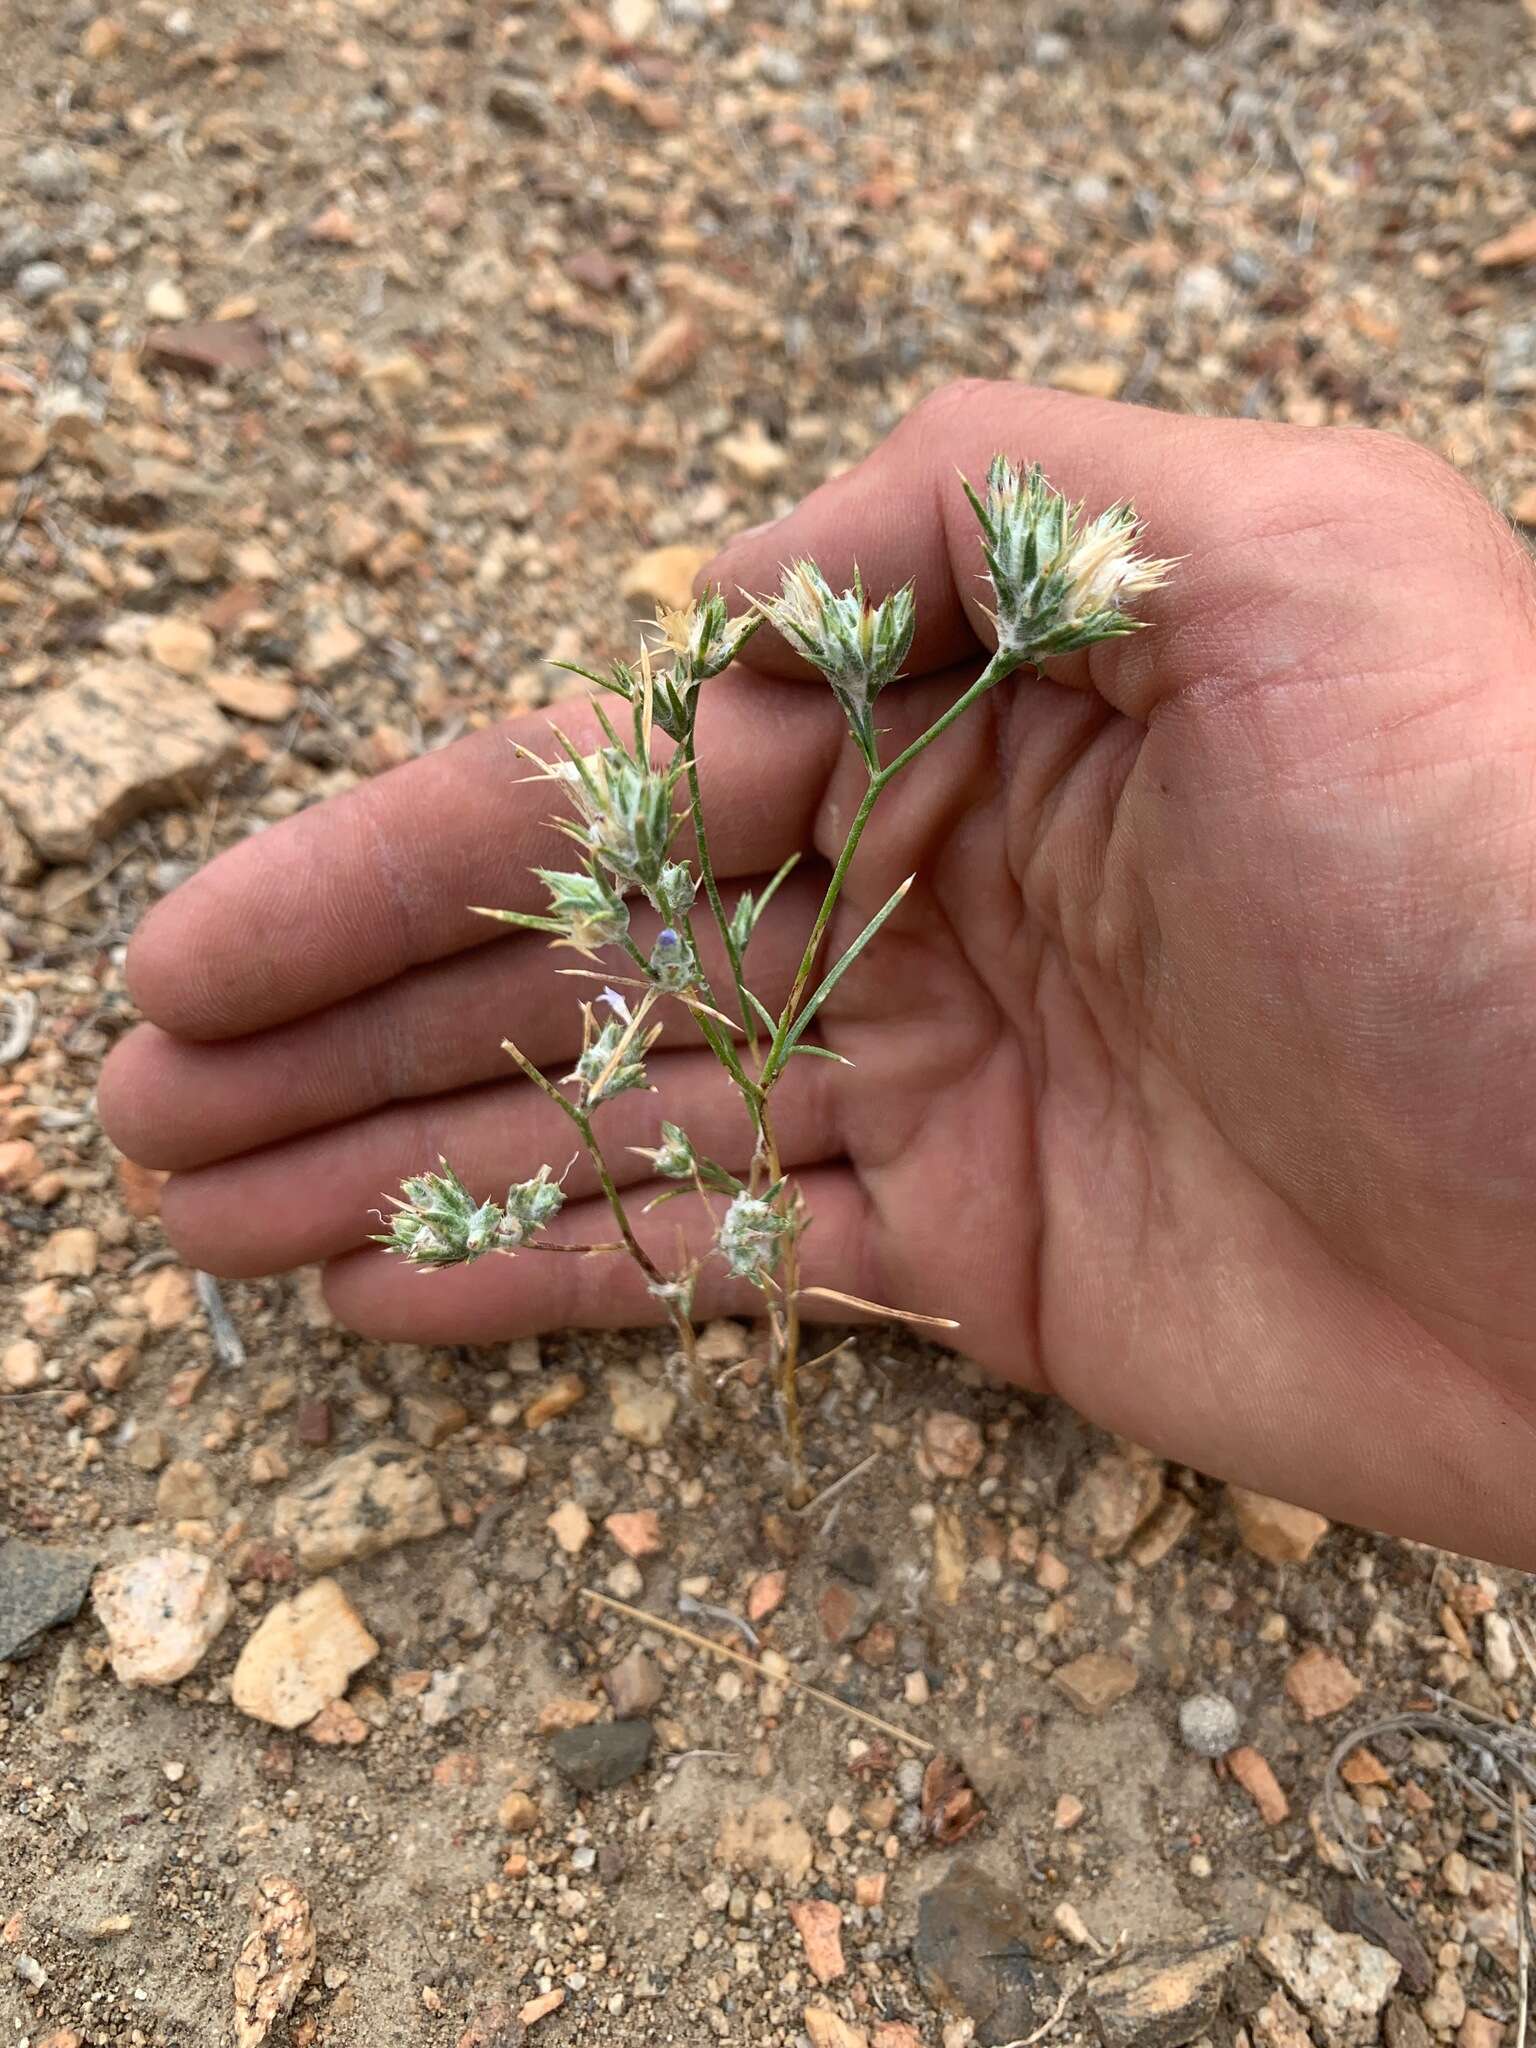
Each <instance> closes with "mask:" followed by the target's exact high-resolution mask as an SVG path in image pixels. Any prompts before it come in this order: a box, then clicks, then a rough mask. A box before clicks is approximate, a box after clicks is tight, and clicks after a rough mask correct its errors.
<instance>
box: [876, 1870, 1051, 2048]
mask: <svg viewBox="0 0 1536 2048" xmlns="http://www.w3.org/2000/svg"><path fill="white" fill-rule="evenodd" d="M912 1962H913V1966H914V1968H915V1969H916V1971H917V1981H918V1983H919V1985H920V1986H921V1987H922V1991H923V1995H924V1997H925V1998H927V1999H928V2000H929V2002H930V2003H931V2004H932V2005H934V2006H936V2007H937V2008H938V2010H939V2011H940V2012H941V2013H958V2014H960V2015H963V2016H964V2017H965V2018H967V2019H970V2020H971V2021H973V2022H974V2023H975V2026H976V2028H977V2030H978V2033H979V2034H980V2036H981V2038H982V2039H983V2040H988V2041H1014V2040H1018V2039H1020V2038H1022V2037H1023V2036H1024V2035H1027V2034H1031V2033H1033V2032H1034V2030H1035V2028H1036V2027H1038V2026H1042V2025H1043V2024H1044V2023H1045V2022H1046V2021H1047V2020H1048V2019H1049V2018H1050V2016H1051V2012H1052V2010H1053V2008H1054V2006H1055V2003H1056V1988H1055V1985H1054V1984H1053V1983H1052V1981H1051V1979H1050V1978H1049V1976H1048V1975H1047V1974H1046V1973H1045V1972H1044V1971H1043V1970H1042V1969H1041V1968H1040V1967H1039V1965H1038V1964H1036V1963H1035V1961H1034V1960H1033V1928H1032V1926H1031V1923H1030V1916H1029V1914H1028V1912H1027V1911H1026V1910H1025V1907H1024V1905H1023V1903H1022V1901H1021V1900H1020V1899H1019V1897H1018V1894H1017V1890H1016V1888H1009V1889H1005V1888H1004V1887H1003V1886H1002V1885H1000V1884H998V1883H997V1881H996V1880H995V1879H994V1878H991V1877H989V1876H988V1875H987V1874H986V1872H985V1871H983V1870H982V1869H980V1868H979V1866H977V1865H976V1864H973V1863H956V1864H953V1865H951V1867H950V1869H949V1870H948V1871H946V1873H945V1874H944V1876H943V1877H941V1878H940V1880H939V1881H938V1883H937V1884H935V1885H932V1886H930V1887H929V1889H928V1890H927V1891H925V1892H924V1893H923V1894H922V1896H921V1897H920V1898H919V1899H918V1902H917V1934H916V1937H915V1938H914V1940H913V1943H912Z"/></svg>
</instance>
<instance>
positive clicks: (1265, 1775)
mask: <svg viewBox="0 0 1536 2048" xmlns="http://www.w3.org/2000/svg"><path fill="white" fill-rule="evenodd" d="M1226 1762H1227V1769H1228V1770H1229V1771H1230V1772H1231V1774H1232V1776H1233V1778H1234V1779H1235V1780H1236V1781H1237V1783H1238V1784H1239V1785H1241V1786H1242V1788H1243V1790H1244V1791H1245V1792H1246V1793H1247V1794H1248V1797H1249V1798H1250V1799H1251V1800H1252V1801H1253V1803H1254V1805H1255V1806H1256V1807H1257V1808H1258V1810H1259V1818H1260V1820H1262V1821H1263V1822H1264V1824H1265V1826H1266V1827H1272V1828H1277V1827H1278V1826H1279V1825H1280V1823H1281V1821H1283V1820H1286V1819H1288V1818H1289V1816H1290V1811H1291V1802H1290V1801H1289V1800H1288V1799H1287V1798H1286V1796H1285V1794H1284V1792H1282V1791H1281V1789H1280V1781H1279V1779H1278V1778H1277V1777H1276V1776H1275V1774H1274V1772H1273V1771H1272V1770H1271V1769H1270V1767H1269V1762H1268V1759H1267V1758H1266V1757H1264V1756H1262V1755H1261V1754H1260V1752H1259V1751H1258V1750H1256V1749H1249V1748H1243V1749H1234V1750H1233V1751H1232V1752H1231V1753H1230V1754H1229V1756H1228V1757H1227V1760H1226Z"/></svg>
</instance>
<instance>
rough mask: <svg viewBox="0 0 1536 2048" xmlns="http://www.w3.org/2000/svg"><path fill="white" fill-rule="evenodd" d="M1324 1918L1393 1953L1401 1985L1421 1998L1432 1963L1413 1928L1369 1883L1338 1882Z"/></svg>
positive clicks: (1431, 1975) (1430, 1976)
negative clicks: (1401, 1978) (1328, 1912)
mask: <svg viewBox="0 0 1536 2048" xmlns="http://www.w3.org/2000/svg"><path fill="white" fill-rule="evenodd" d="M1333 1908H1334V1909H1333V1911H1332V1912H1331V1913H1330V1914H1329V1915H1328V1918H1329V1919H1330V1920H1331V1921H1332V1922H1333V1924H1334V1926H1335V1927H1337V1928H1338V1929H1339V1931H1340V1933H1342V1934H1360V1935H1364V1937H1365V1939H1366V1940H1367V1941H1372V1942H1374V1943H1375V1944H1376V1946H1377V1948H1384V1949H1385V1950H1386V1952H1387V1954H1388V1955H1389V1956H1396V1958H1397V1960H1398V1962H1399V1964H1400V1965H1401V1966H1402V1972H1403V1989H1404V1990H1405V1991H1411V1992H1412V1993H1413V1995H1414V1997H1415V1998H1422V1997H1423V1996H1424V1994H1425V1992H1427V1991H1428V1989H1429V1987H1430V1985H1431V1984H1433V1983H1434V1981H1435V1971H1434V1965H1433V1964H1432V1963H1431V1962H1430V1960H1429V1953H1428V1951H1427V1950H1426V1949H1425V1947H1424V1944H1423V1942H1422V1941H1420V1939H1419V1937H1418V1936H1417V1935H1416V1934H1415V1933H1414V1931H1413V1928H1412V1927H1411V1926H1410V1925H1409V1923H1408V1922H1407V1921H1406V1920H1405V1919H1404V1918H1403V1916H1402V1914H1401V1913H1399V1912H1398V1910H1397V1908H1396V1907H1395V1906H1394V1905H1392V1904H1391V1902H1390V1901H1389V1900H1388V1898H1387V1895H1386V1893H1385V1892H1383V1891H1378V1890H1377V1888H1376V1886H1375V1885H1373V1884H1355V1883H1350V1884H1341V1885H1340V1886H1339V1888H1338V1891H1337V1893H1336V1895H1335V1898H1334V1902H1333Z"/></svg>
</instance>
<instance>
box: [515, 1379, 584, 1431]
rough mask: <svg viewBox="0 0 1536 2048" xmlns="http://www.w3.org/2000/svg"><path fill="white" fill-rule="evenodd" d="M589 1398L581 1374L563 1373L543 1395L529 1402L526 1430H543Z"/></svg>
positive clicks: (551, 1383)
mask: <svg viewBox="0 0 1536 2048" xmlns="http://www.w3.org/2000/svg"><path fill="white" fill-rule="evenodd" d="M586 1397H587V1383H586V1381H585V1380H584V1379H583V1378H582V1377H581V1375H580V1373H575V1372H563V1373H561V1374H560V1375H559V1376H558V1378H556V1379H552V1380H551V1381H550V1383H549V1385H548V1386H547V1387H546V1388H545V1389H544V1391H543V1393H542V1394H537V1395H535V1397H534V1398H533V1400H532V1401H530V1402H529V1404H528V1408H527V1412H526V1413H525V1414H524V1416H523V1426H524V1428H525V1429H542V1428H543V1427H544V1425H545V1424H546V1423H549V1422H554V1421H556V1420H557V1419H558V1417H560V1416H562V1415H567V1414H569V1413H570V1411H571V1409H573V1408H574V1407H575V1406H576V1404H577V1402H578V1401H584V1400H585V1399H586Z"/></svg>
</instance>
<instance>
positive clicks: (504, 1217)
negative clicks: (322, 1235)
mask: <svg viewBox="0 0 1536 2048" xmlns="http://www.w3.org/2000/svg"><path fill="white" fill-rule="evenodd" d="M437 1163H438V1166H439V1167H440V1168H441V1171H440V1172H438V1173H418V1174H413V1175H412V1176H411V1178H410V1179H409V1180H406V1181H402V1183H401V1185H400V1193H399V1194H398V1195H396V1196H391V1198H390V1199H391V1201H392V1202H393V1204H394V1212H395V1213H394V1214H393V1216H391V1217H390V1218H389V1224H388V1228H387V1229H386V1230H383V1231H378V1232H376V1233H375V1234H374V1238H373V1242H374V1243H375V1244H381V1245H383V1246H384V1248H385V1250H386V1251H391V1252H395V1253H397V1254H398V1255H399V1256H400V1257H401V1258H403V1259H406V1260H408V1261H409V1262H410V1264H411V1265H413V1266H426V1267H442V1266H467V1265H469V1264H471V1263H472V1262H473V1261H474V1260H475V1259H478V1258H483V1257H484V1255H485V1254H486V1253H487V1252H510V1251H516V1250H517V1249H518V1247H519V1246H520V1245H524V1244H526V1243H527V1242H528V1240H529V1239H530V1238H531V1237H532V1236H533V1234H534V1232H535V1231H538V1230H542V1229H543V1227H544V1225H545V1224H546V1223H548V1222H549V1220H550V1218H551V1217H552V1216H554V1215H555V1213H556V1211H557V1210H558V1209H559V1207H560V1205H561V1203H562V1202H563V1201H564V1200H565V1195H564V1193H563V1192H562V1190H561V1188H560V1187H559V1185H558V1184H557V1183H555V1182H552V1181H551V1180H550V1177H549V1168H548V1167H547V1166H541V1167H540V1168H539V1171H538V1173H537V1174H536V1175H535V1177H534V1178H533V1179H532V1180H525V1181H520V1182H519V1183H518V1184H517V1185H516V1186H515V1187H512V1188H509V1189H508V1191H507V1200H506V1204H505V1206H503V1205H502V1204H501V1203H499V1202H477V1201H476V1200H475V1198H474V1196H473V1195H472V1194H471V1193H470V1192H469V1189H468V1188H467V1187H465V1185H464V1183H463V1181H461V1180H460V1179H459V1177H458V1175H457V1174H456V1173H455V1172H454V1170H453V1168H452V1167H451V1166H450V1165H449V1164H448V1162H447V1160H446V1159H439V1161H438V1162H437Z"/></svg>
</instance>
